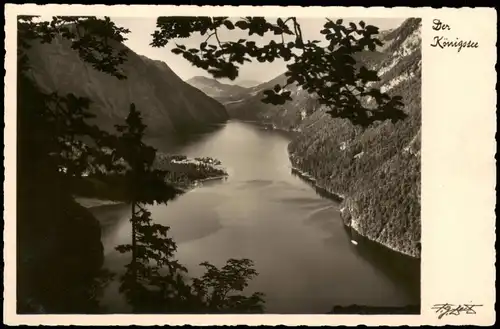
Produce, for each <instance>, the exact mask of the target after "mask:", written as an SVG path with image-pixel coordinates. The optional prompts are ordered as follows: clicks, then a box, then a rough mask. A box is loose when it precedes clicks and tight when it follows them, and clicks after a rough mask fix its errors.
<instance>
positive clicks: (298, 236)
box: [94, 121, 419, 313]
mask: <svg viewBox="0 0 500 329" xmlns="http://www.w3.org/2000/svg"><path fill="white" fill-rule="evenodd" d="M289 141H290V136H289V135H287V134H285V133H281V132H277V131H272V130H266V129H264V128H263V127H259V126H257V125H254V124H251V123H244V122H238V121H229V122H228V123H227V124H224V125H221V126H220V127H218V128H217V129H216V130H214V131H211V132H208V133H203V134H199V135H196V136H190V137H189V138H186V139H185V140H183V141H181V142H179V141H177V142H176V143H178V144H177V146H176V147H175V149H174V150H173V149H172V146H168V145H169V144H171V141H166V140H164V141H162V140H158V139H157V140H154V141H152V143H153V144H154V146H155V147H157V148H159V149H160V150H163V151H171V152H172V151H174V152H175V153H177V154H184V155H187V156H188V157H200V156H210V157H215V158H217V159H219V160H220V161H221V162H222V164H223V166H224V167H225V168H227V171H228V173H229V177H228V179H227V180H225V181H219V182H210V183H206V184H204V185H203V186H201V187H199V188H196V189H194V190H192V191H190V192H188V193H186V194H185V195H182V196H181V197H179V198H178V199H176V200H174V201H172V202H171V203H169V205H168V206H154V207H152V208H151V211H152V218H153V219H154V220H155V221H156V222H158V223H161V224H163V225H168V226H170V227H171V234H172V236H173V238H174V240H175V241H176V242H177V244H178V252H177V258H178V259H179V260H180V262H181V263H183V264H185V265H186V266H187V268H188V269H189V273H190V275H193V276H198V275H200V274H201V273H202V267H200V266H199V264H200V263H201V262H203V261H209V262H211V263H213V264H214V265H217V266H222V265H223V264H224V263H225V261H226V260H227V259H229V258H250V259H252V260H253V261H254V263H255V268H256V270H257V271H258V272H259V275H258V276H257V277H256V278H255V279H254V280H253V281H252V282H251V284H250V286H249V288H248V291H249V292H252V291H261V292H263V293H265V295H266V298H265V299H266V312H268V313H328V312H330V311H331V310H332V307H333V306H335V305H344V306H347V305H351V304H358V305H370V306H405V305H408V304H418V303H419V282H418V275H417V273H410V274H408V273H407V272H408V269H411V271H417V272H418V271H419V267H417V266H416V265H415V264H414V263H415V262H412V261H409V260H408V259H406V258H404V257H400V256H398V255H396V254H393V253H391V252H388V251H387V250H385V249H384V248H380V247H378V246H377V245H375V244H373V243H369V242H366V241H364V240H363V239H360V238H359V237H358V238H356V237H352V236H351V235H350V232H348V231H347V230H346V228H345V227H344V225H343V223H342V220H341V218H340V214H339V206H338V203H336V202H335V201H332V200H330V199H328V198H324V197H322V196H320V194H318V193H317V192H316V191H315V189H314V188H313V187H312V186H310V185H309V184H307V183H306V182H304V181H303V180H301V179H300V178H298V177H296V176H294V175H292V173H291V167H290V161H289V158H288V153H287V145H288V143H289ZM94 211H95V212H96V214H97V215H98V217H99V218H100V219H101V221H102V222H103V223H104V231H103V244H104V248H105V256H106V261H105V262H106V264H105V265H106V267H107V268H109V269H111V270H113V271H115V272H119V271H120V270H122V269H123V265H124V264H125V263H126V262H127V259H126V258H124V256H123V255H121V254H119V253H117V252H116V251H114V247H115V246H116V245H117V244H121V243H129V242H130V239H131V234H130V223H129V221H128V218H129V208H128V206H125V205H117V206H106V207H101V208H100V209H95V210H94ZM351 239H358V240H359V243H358V245H355V244H353V243H352V242H351ZM405 262H410V263H411V266H407V264H406V263H405ZM412 266H413V267H412ZM400 269H403V272H402V273H401V271H400ZM404 271H406V272H404ZM102 304H103V305H104V306H106V307H107V308H108V311H110V312H127V311H129V309H128V307H127V305H126V304H125V302H124V301H123V299H122V297H121V295H120V294H119V293H118V283H116V282H115V283H113V284H111V285H110V286H109V288H108V289H107V290H106V292H105V295H104V297H103V299H102Z"/></svg>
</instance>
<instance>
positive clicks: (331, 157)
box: [225, 18, 422, 258]
mask: <svg viewBox="0 0 500 329" xmlns="http://www.w3.org/2000/svg"><path fill="white" fill-rule="evenodd" d="M420 31H421V20H420V19H415V18H410V19H408V20H406V21H404V22H403V23H402V24H401V26H399V27H398V28H395V29H393V30H390V31H383V32H382V33H380V36H379V38H380V39H382V41H383V42H384V45H383V46H382V47H379V49H377V50H376V51H375V52H366V53H361V54H360V56H358V58H357V60H358V61H360V62H361V63H363V64H364V65H366V66H368V67H370V68H372V69H374V70H376V71H377V72H378V75H379V77H380V78H381V81H380V82H378V83H377V84H376V85H375V86H378V87H381V88H382V89H383V90H385V91H386V92H388V93H389V94H391V95H400V96H402V97H403V103H404V104H405V109H404V110H405V112H406V113H407V114H408V118H407V119H405V120H403V121H400V122H398V123H396V124H393V123H391V122H382V123H376V124H374V125H372V126H371V127H369V128H367V129H364V130H363V129H359V128H354V127H353V125H352V124H351V123H350V122H349V121H347V120H343V119H332V118H331V117H330V116H329V115H328V114H326V113H325V110H326V109H325V108H324V107H323V106H320V104H319V103H318V102H317V101H316V99H315V97H314V96H311V95H309V94H308V93H306V92H304V91H303V90H301V88H300V87H297V86H295V85H293V86H289V87H287V89H288V90H290V91H291V92H292V95H291V96H292V99H293V101H290V102H287V103H285V104H284V105H282V106H274V105H268V104H264V103H262V102H260V100H261V99H262V98H263V94H262V91H263V90H264V89H269V88H272V87H273V86H274V85H275V84H276V83H283V82H284V80H285V76H284V75H281V76H279V77H277V78H275V79H273V80H272V81H269V82H267V83H264V84H261V85H259V86H257V87H255V88H253V90H252V91H251V92H250V93H248V94H247V95H244V96H242V97H241V98H240V99H238V100H236V101H233V102H231V103H226V104H225V105H226V108H227V110H228V112H229V114H230V115H231V116H232V117H236V118H243V119H257V120H260V121H264V122H267V123H270V124H273V125H274V126H276V127H278V128H282V129H289V130H290V129H293V130H295V131H299V132H300V133H298V134H297V135H296V137H295V138H294V140H292V142H291V143H290V145H289V152H290V157H291V161H292V164H293V166H294V167H295V168H296V169H297V170H298V171H300V172H302V173H304V174H305V173H307V175H308V176H311V177H313V178H314V180H315V183H316V185H318V186H321V187H323V188H324V189H326V190H328V191H330V192H331V193H333V194H336V195H340V196H342V199H343V201H342V204H341V213H342V218H343V220H344V223H345V224H346V226H348V227H350V228H351V229H352V230H354V231H355V232H357V233H359V234H361V235H362V236H365V237H367V238H369V239H370V240H372V241H376V242H378V243H380V244H382V245H385V246H386V247H388V248H390V249H393V250H395V251H398V252H400V253H403V254H406V255H409V256H413V257H416V258H419V257H420V236H421V224H420V170H421V169H420V159H421V154H420V142H421V67H422V57H421V56H422V55H421V36H420Z"/></svg>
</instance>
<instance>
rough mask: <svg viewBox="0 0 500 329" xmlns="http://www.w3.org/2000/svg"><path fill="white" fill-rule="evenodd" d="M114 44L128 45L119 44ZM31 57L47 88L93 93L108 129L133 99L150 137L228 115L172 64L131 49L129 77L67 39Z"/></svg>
mask: <svg viewBox="0 0 500 329" xmlns="http://www.w3.org/2000/svg"><path fill="white" fill-rule="evenodd" d="M112 46H113V47H114V48H115V49H117V50H118V49H123V48H126V49H128V48H127V47H126V46H125V45H123V44H121V43H117V42H114V43H113V44H112ZM28 55H29V57H30V65H31V67H32V69H31V71H30V74H31V76H32V77H33V78H34V80H35V81H36V83H37V84H38V85H39V86H40V87H41V88H42V89H43V90H45V91H47V92H53V91H58V92H59V93H61V94H63V93H69V92H72V93H74V94H75V95H76V96H86V97H89V98H90V99H91V100H92V102H93V103H92V105H91V110H92V111H93V113H94V114H96V116H97V118H96V120H97V121H96V122H97V123H98V124H99V125H100V126H101V127H103V128H104V129H108V130H111V129H113V126H114V124H116V123H118V122H122V120H124V119H125V117H126V116H127V114H128V111H129V104H130V103H132V102H133V103H135V104H136V106H137V108H138V109H139V110H140V111H141V112H142V116H143V118H144V123H145V124H146V125H147V126H148V130H147V133H148V134H150V135H163V134H166V133H172V132H183V131H186V130H192V129H197V128H199V127H203V126H206V125H207V124H210V123H218V122H222V121H225V120H227V118H228V114H227V112H226V110H225V108H224V106H223V105H222V104H220V103H219V102H217V101H215V100H214V99H212V98H210V97H208V96H207V95H205V94H204V93H203V92H201V91H199V90H198V89H197V88H194V87H192V86H191V85H189V84H187V83H185V82H184V81H182V79H180V78H179V77H178V76H177V75H176V74H175V73H174V72H173V71H172V70H171V69H170V67H168V65H167V64H165V63H164V62H161V61H157V60H152V59H149V58H147V57H145V56H141V55H138V54H136V53H135V52H133V51H132V50H130V49H128V57H127V61H126V62H125V63H124V64H122V66H121V67H122V68H123V71H124V74H125V75H126V76H127V79H126V80H118V79H116V78H115V77H112V76H110V75H108V74H105V73H102V72H99V71H97V70H95V69H93V68H92V67H91V65H89V64H87V63H86V62H84V61H82V60H81V59H80V57H79V56H78V53H77V52H76V51H74V50H72V49H71V45H70V41H68V40H65V39H62V38H56V39H55V40H54V41H53V42H52V43H50V44H40V43H35V44H33V46H32V48H31V49H30V51H29V53H28Z"/></svg>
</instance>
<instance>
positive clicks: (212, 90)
mask: <svg viewBox="0 0 500 329" xmlns="http://www.w3.org/2000/svg"><path fill="white" fill-rule="evenodd" d="M186 82H187V83H189V84H190V85H191V86H193V87H196V88H198V89H199V90H201V91H203V92H204V93H205V94H207V95H208V96H210V97H212V98H214V99H217V100H218V101H221V102H222V103H224V102H225V101H229V100H231V99H232V98H233V97H238V95H241V94H245V93H247V92H248V89H247V88H245V87H241V86H239V85H231V84H226V83H221V82H219V81H217V80H215V79H211V78H206V77H202V76H196V77H193V78H191V79H189V80H187V81H186Z"/></svg>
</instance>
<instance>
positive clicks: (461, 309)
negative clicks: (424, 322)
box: [432, 303, 483, 319]
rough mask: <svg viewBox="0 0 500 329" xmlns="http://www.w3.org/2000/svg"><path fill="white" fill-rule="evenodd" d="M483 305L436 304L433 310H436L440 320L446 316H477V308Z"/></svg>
mask: <svg viewBox="0 0 500 329" xmlns="http://www.w3.org/2000/svg"><path fill="white" fill-rule="evenodd" d="M480 306H483V305H480V304H448V303H444V304H434V306H433V307H432V309H433V310H436V313H437V314H439V315H438V319H441V318H442V317H443V316H445V315H460V314H476V310H475V308H476V307H480Z"/></svg>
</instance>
